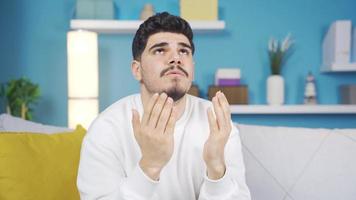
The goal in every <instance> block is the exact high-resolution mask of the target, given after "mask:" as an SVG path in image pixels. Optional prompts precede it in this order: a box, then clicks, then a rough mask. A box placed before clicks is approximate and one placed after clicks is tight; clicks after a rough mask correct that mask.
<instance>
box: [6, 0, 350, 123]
mask: <svg viewBox="0 0 356 200" xmlns="http://www.w3.org/2000/svg"><path fill="white" fill-rule="evenodd" d="M145 2H148V1H144V0H134V1H124V0H117V1H116V4H117V7H118V12H117V18H119V19H137V18H138V16H139V12H140V10H141V8H142V6H143V4H144V3H145ZM150 2H152V3H153V5H154V7H155V8H156V11H163V10H167V11H170V12H172V13H173V14H178V13H179V9H178V5H179V3H178V0H153V1H150ZM74 5H75V1H74V0H61V1H44V0H42V1H40V2H34V1H26V0H13V1H1V2H0V16H1V17H0V25H1V27H2V29H1V30H2V31H1V32H0V44H1V45H0V69H1V70H0V82H5V81H7V80H9V79H11V78H17V77H20V76H27V77H29V78H30V79H31V80H33V81H34V82H36V83H38V84H40V87H41V90H42V98H41V101H40V102H39V104H38V105H37V107H36V112H35V120H36V121H40V122H42V123H48V124H55V125H66V121H67V118H66V116H67V78H66V75H67V70H66V32H67V31H68V30H69V20H70V19H71V18H72V16H73V8H74ZM355 8H356V1H355V0H339V1H337V2H336V1H332V0H314V1H310V0H299V1H291V0H287V1H285V0H284V1H283V0H269V1H259V0H250V1H243V0H220V2H219V12H220V18H221V19H222V20H225V22H226V26H227V28H226V30H225V31H223V32H220V33H215V34H196V35H195V44H196V48H197V52H196V55H195V61H196V80H195V82H196V84H198V85H199V88H200V89H201V93H202V96H206V93H207V88H208V86H209V85H211V84H212V83H213V80H214V73H215V70H216V69H217V68H218V67H239V68H240V69H241V70H242V79H243V80H242V81H243V83H245V84H247V85H248V86H249V95H250V104H265V103H266V100H265V96H266V93H265V82H266V78H267V76H268V75H269V68H268V60H267V53H266V47H267V41H268V39H269V38H270V36H275V37H276V38H278V39H282V38H283V37H284V36H285V35H286V34H287V33H289V32H290V33H292V35H293V37H294V39H295V42H296V46H295V52H294V54H293V55H292V57H290V60H288V62H287V65H285V66H284V69H283V72H282V73H283V76H284V77H285V81H286V104H299V103H302V101H303V90H304V80H305V76H306V74H307V73H308V71H311V72H313V74H314V75H315V77H316V80H317V86H318V90H317V91H318V99H319V102H320V103H322V104H336V103H338V101H339V100H338V86H339V85H341V84H351V83H353V84H355V83H356V73H337V74H333V73H330V74H322V73H320V70H319V67H320V64H321V43H322V39H323V36H324V34H325V33H326V31H327V28H328V26H329V25H330V23H331V22H333V21H334V20H338V19H351V20H352V21H353V23H354V24H356V12H355ZM132 37H133V35H130V34H127V35H100V38H99V42H100V45H99V48H100V109H101V110H103V109H104V108H106V107H107V106H108V105H110V104H111V103H113V102H115V101H116V100H117V99H119V98H121V97H123V96H126V95H128V94H131V93H135V92H138V83H137V82H136V81H135V80H134V79H133V77H132V76H131V71H130V62H131V40H132ZM83 73H84V72H83ZM2 106H3V105H2ZM3 110H4V109H3V107H2V108H1V110H0V111H3ZM234 120H236V121H240V122H243V123H258V124H270V125H290V126H309V127H320V126H323V127H356V115H330V116H329V115H328V116H325V115H324V116H322V115H312V116H284V115H282V116H274V115H267V116H255V115H250V116H234Z"/></svg>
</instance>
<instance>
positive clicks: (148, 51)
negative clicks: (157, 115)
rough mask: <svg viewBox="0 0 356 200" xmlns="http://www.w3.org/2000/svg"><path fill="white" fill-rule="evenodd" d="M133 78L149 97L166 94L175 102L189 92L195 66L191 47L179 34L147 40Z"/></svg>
mask: <svg viewBox="0 0 356 200" xmlns="http://www.w3.org/2000/svg"><path fill="white" fill-rule="evenodd" d="M135 62H136V65H137V73H136V75H135V76H136V78H137V79H138V80H139V81H140V82H141V83H142V86H143V87H144V88H143V89H146V90H147V91H148V92H149V93H151V94H153V93H161V92H165V93H167V95H168V96H170V97H172V98H173V100H175V101H177V100H179V99H180V98H181V97H183V96H184V94H185V93H186V92H187V91H188V90H189V88H190V86H191V83H192V80H193V76H194V63H193V55H192V49H191V45H190V43H189V40H188V38H187V37H186V36H184V35H183V34H179V33H170V32H160V33H156V34H153V35H151V36H150V37H149V38H148V41H147V45H146V48H145V49H144V51H143V53H142V55H141V60H140V61H135Z"/></svg>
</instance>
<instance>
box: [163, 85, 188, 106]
mask: <svg viewBox="0 0 356 200" xmlns="http://www.w3.org/2000/svg"><path fill="white" fill-rule="evenodd" d="M163 92H165V93H166V94H167V96H169V97H171V98H172V99H173V101H174V102H176V101H178V100H179V99H181V98H182V97H183V96H184V95H185V94H186V91H184V90H182V89H180V88H178V86H177V85H176V86H174V87H171V88H169V89H166V90H165V91H163Z"/></svg>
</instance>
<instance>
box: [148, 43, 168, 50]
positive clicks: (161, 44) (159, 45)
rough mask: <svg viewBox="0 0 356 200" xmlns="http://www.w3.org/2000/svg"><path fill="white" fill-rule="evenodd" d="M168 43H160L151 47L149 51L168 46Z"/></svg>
mask: <svg viewBox="0 0 356 200" xmlns="http://www.w3.org/2000/svg"><path fill="white" fill-rule="evenodd" d="M167 45H168V43H167V42H160V43H157V44H154V45H153V46H151V47H150V48H149V51H151V50H152V49H154V48H156V47H163V46H167Z"/></svg>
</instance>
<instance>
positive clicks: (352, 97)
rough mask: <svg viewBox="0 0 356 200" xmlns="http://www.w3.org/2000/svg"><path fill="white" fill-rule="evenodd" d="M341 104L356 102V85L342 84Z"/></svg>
mask: <svg viewBox="0 0 356 200" xmlns="http://www.w3.org/2000/svg"><path fill="white" fill-rule="evenodd" d="M340 98H341V104H356V85H341V86H340Z"/></svg>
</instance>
